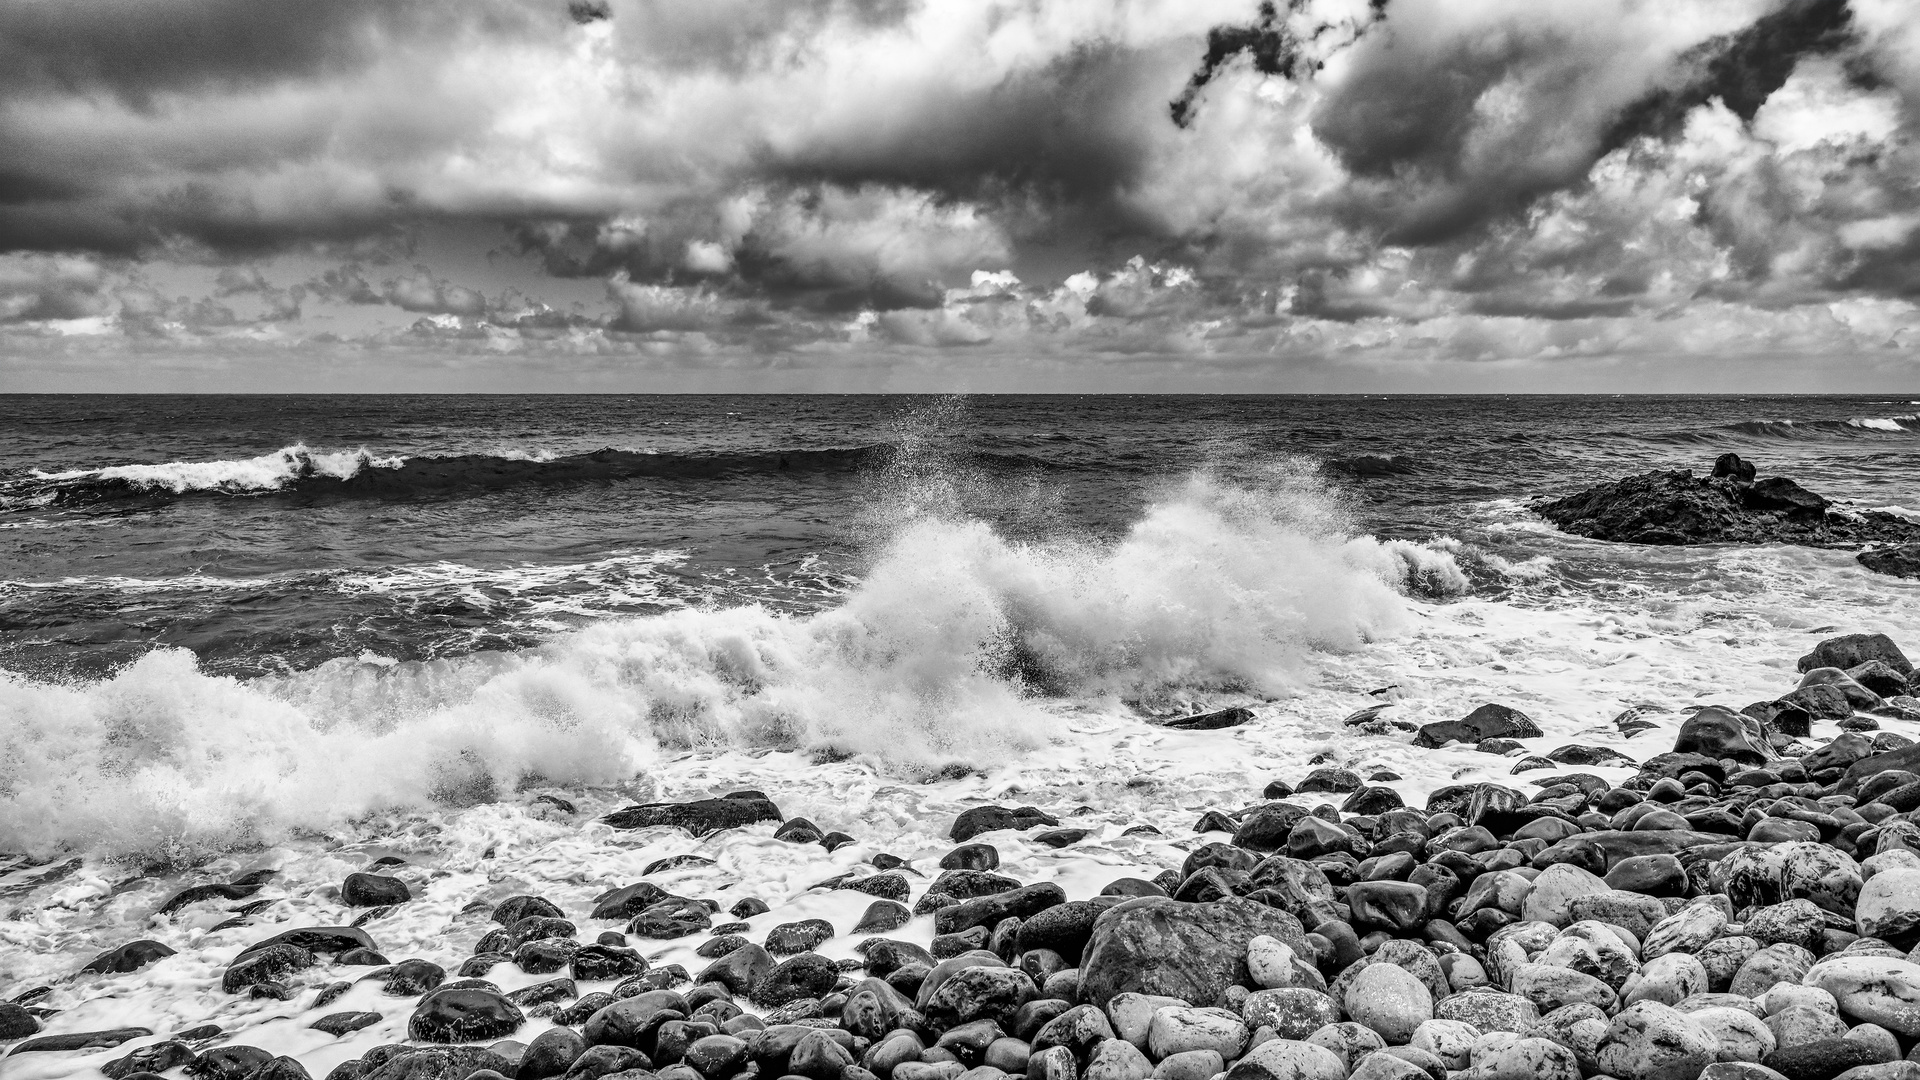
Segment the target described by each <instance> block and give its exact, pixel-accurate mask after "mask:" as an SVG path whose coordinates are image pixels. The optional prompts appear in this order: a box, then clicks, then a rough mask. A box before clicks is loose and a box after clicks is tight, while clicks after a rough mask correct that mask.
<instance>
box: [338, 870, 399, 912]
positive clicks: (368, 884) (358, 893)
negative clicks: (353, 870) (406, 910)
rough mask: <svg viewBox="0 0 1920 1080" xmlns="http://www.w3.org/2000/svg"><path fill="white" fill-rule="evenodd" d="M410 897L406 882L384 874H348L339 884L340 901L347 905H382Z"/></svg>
mask: <svg viewBox="0 0 1920 1080" xmlns="http://www.w3.org/2000/svg"><path fill="white" fill-rule="evenodd" d="M411 899H413V893H412V892H411V891H410V890H408V888H407V883H406V882H404V881H401V880H400V879H399V878H397V877H389V876H387V875H385V874H365V873H360V874H348V875H347V880H346V881H344V882H342V883H341V885H340V902H341V903H343V904H345V905H347V906H348V907H384V906H386V905H389V904H404V903H406V902H407V901H409V900H411Z"/></svg>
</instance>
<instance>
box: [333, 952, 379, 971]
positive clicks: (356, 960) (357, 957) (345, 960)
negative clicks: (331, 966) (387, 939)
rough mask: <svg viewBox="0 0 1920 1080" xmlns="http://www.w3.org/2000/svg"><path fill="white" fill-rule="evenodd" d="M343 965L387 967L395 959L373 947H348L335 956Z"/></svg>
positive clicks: (336, 961)
mask: <svg viewBox="0 0 1920 1080" xmlns="http://www.w3.org/2000/svg"><path fill="white" fill-rule="evenodd" d="M333 962H334V963H336V964H339V965H340V966H342V967H386V966H387V965H388V964H391V963H392V962H393V961H391V960H388V959H387V958H386V957H385V956H384V955H382V954H380V953H377V952H374V951H373V950H372V949H348V950H347V951H346V952H343V953H341V954H340V955H339V956H336V957H334V958H333Z"/></svg>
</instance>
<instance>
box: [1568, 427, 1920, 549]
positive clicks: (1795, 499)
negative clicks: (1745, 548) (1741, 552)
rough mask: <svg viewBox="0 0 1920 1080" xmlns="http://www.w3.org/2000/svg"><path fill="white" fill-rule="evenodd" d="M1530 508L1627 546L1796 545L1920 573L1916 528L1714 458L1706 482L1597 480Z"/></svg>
mask: <svg viewBox="0 0 1920 1080" xmlns="http://www.w3.org/2000/svg"><path fill="white" fill-rule="evenodd" d="M1533 509H1534V511H1535V512H1536V513H1538V514H1539V515H1540V516H1541V517H1544V518H1546V519H1547V520H1548V521H1551V522H1553V523H1554V524H1555V525H1557V526H1559V527H1560V529H1561V530H1562V531H1564V532H1569V533H1572V534H1574V535H1576V536H1585V537H1589V538H1592V539H1595V540H1612V541H1616V542H1619V543H1626V544H1663V545H1683V544H1726V543H1734V544H1801V545H1805V546H1809V547H1845V548H1862V547H1863V546H1865V550H1862V551H1860V552H1859V553H1858V555H1856V558H1857V559H1858V560H1859V562H1860V563H1861V565H1863V566H1865V567H1866V568H1867V569H1869V570H1872V571H1874V572H1875V573H1882V574H1890V575H1893V576H1896V577H1920V523H1915V522H1913V521H1910V520H1908V519H1906V518H1903V517H1899V516H1897V515H1894V514H1888V513H1885V512H1882V511H1878V510H1868V511H1864V512H1860V513H1854V512H1850V511H1843V510H1839V509H1837V508H1835V506H1834V504H1833V503H1832V502H1831V501H1830V500H1828V499H1827V498H1826V497H1825V496H1822V495H1819V494H1816V493H1814V492H1812V491H1808V490H1807V489H1806V488H1803V487H1801V486H1800V485H1799V484H1796V483H1794V482H1793V481H1792V480H1790V479H1788V478H1786V477H1784V476H1772V477H1767V478H1765V479H1759V478H1758V476H1757V470H1756V468H1755V467H1754V465H1753V463H1752V462H1748V461H1743V460H1742V459H1741V458H1740V456H1739V455H1738V454H1722V455H1720V457H1719V459H1718V460H1716V461H1715V462H1714V466H1713V471H1712V472H1711V473H1710V474H1709V475H1707V476H1695V475H1693V473H1692V471H1691V470H1685V469H1681V470H1675V471H1671V472H1649V473H1641V474H1639V475H1637V476H1629V477H1626V478H1624V479H1621V480H1613V481H1608V482H1605V483H1601V484H1596V485H1594V486H1592V487H1589V488H1587V489H1585V490H1583V491H1580V492H1577V493H1575V494H1572V495H1568V496H1565V497H1564V498H1559V499H1552V500H1542V501H1540V502H1538V503H1535V504H1534V507H1533Z"/></svg>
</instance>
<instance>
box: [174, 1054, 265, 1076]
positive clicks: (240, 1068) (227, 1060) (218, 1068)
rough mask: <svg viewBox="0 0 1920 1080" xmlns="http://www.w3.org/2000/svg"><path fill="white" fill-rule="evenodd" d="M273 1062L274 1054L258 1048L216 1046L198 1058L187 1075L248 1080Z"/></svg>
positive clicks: (189, 1068) (190, 1065) (189, 1066)
mask: <svg viewBox="0 0 1920 1080" xmlns="http://www.w3.org/2000/svg"><path fill="white" fill-rule="evenodd" d="M272 1060H273V1055H272V1054H270V1053H268V1052H267V1051H265V1050H262V1049H260V1048H259V1047H257V1046H216V1047H214V1048H213V1049H211V1050H209V1051H207V1052H206V1053H204V1054H201V1055H200V1056H198V1057H196V1058H195V1059H194V1060H193V1061H192V1062H191V1063H190V1064H189V1065H188V1066H187V1068H186V1073H187V1075H189V1076H195V1077H203V1078H204V1080H247V1078H248V1077H250V1076H253V1075H254V1074H256V1073H258V1072H259V1071H260V1070H261V1069H263V1068H265V1067H266V1065H267V1063H268V1062H270V1061H272Z"/></svg>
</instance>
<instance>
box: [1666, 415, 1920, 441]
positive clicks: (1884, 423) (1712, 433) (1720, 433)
mask: <svg viewBox="0 0 1920 1080" xmlns="http://www.w3.org/2000/svg"><path fill="white" fill-rule="evenodd" d="M1729 435H1732V436H1735V437H1738V438H1746V439H1757V440H1764V441H1774V442H1787V441H1791V442H1810V441H1817V440H1821V439H1860V438H1875V437H1879V436H1885V435H1902V436H1905V435H1920V415H1912V414H1909V415H1905V416H1854V417H1848V418H1846V419H1844V420H1741V421H1738V422H1735V423H1731V424H1723V425H1720V426H1717V427H1713V428H1709V429H1706V430H1704V431H1702V430H1691V431H1669V432H1662V433H1660V434H1656V435H1651V436H1644V437H1645V438H1649V439H1651V440H1653V441H1656V442H1670V443H1687V444H1714V445H1717V444H1719V443H1721V442H1724V441H1726V438H1727V436H1729Z"/></svg>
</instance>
